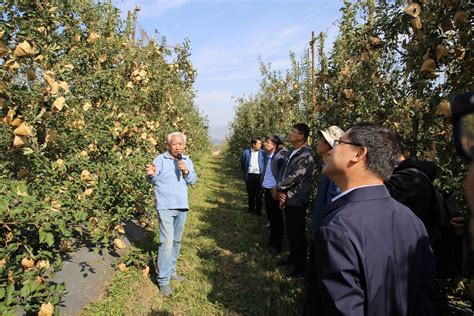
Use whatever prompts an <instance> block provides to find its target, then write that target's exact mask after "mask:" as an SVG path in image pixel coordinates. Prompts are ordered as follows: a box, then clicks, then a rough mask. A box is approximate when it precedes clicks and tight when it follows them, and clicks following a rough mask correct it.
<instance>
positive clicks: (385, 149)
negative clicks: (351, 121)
mask: <svg viewBox="0 0 474 316" xmlns="http://www.w3.org/2000/svg"><path fill="white" fill-rule="evenodd" d="M348 136H349V138H350V140H349V141H351V142H353V143H356V144H360V145H362V146H364V147H366V148H367V166H366V167H367V170H370V171H372V172H373V173H375V174H376V175H378V176H379V177H381V178H382V179H384V180H387V179H388V178H390V176H391V175H392V173H393V169H394V168H395V166H396V164H397V162H398V159H399V157H400V154H401V151H400V145H399V142H398V141H397V137H396V136H395V133H393V132H392V131H390V130H388V129H387V128H385V127H382V126H379V125H375V124H370V123H361V124H357V125H355V126H353V127H351V129H350V130H349V135H348Z"/></svg>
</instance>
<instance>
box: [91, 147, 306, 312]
mask: <svg viewBox="0 0 474 316" xmlns="http://www.w3.org/2000/svg"><path fill="white" fill-rule="evenodd" d="M197 169H198V171H199V172H200V173H201V174H200V179H199V184H198V185H197V186H196V187H195V188H194V189H191V192H190V202H191V210H190V213H189V216H188V221H187V223H186V229H185V234H184V237H183V241H182V242H183V244H182V248H181V257H180V259H179V260H178V271H179V273H181V274H183V275H184V276H186V278H187V280H186V281H185V282H183V283H181V284H177V283H172V286H173V297H172V298H169V299H163V298H161V297H160V294H159V290H158V288H157V286H156V285H155V284H154V283H153V282H152V281H151V280H150V279H149V278H143V277H142V276H141V274H140V273H139V272H138V271H137V270H135V269H130V270H128V271H125V272H117V273H116V275H115V276H114V277H113V280H112V282H111V283H110V284H109V285H108V286H107V290H106V293H105V296H104V298H103V299H102V300H100V301H99V302H96V303H93V304H90V305H88V306H86V307H85V309H84V311H83V314H84V315H96V314H107V315H110V314H114V315H117V314H118V315H120V314H122V315H184V314H186V315H270V314H271V315H294V314H301V305H302V300H303V292H302V281H300V280H288V279H286V278H284V277H283V273H284V272H285V271H283V270H281V269H277V268H276V261H277V260H278V259H279V258H275V257H272V256H271V255H269V254H268V250H267V249H266V246H265V245H266V241H267V239H268V233H269V232H268V229H267V228H266V227H265V224H266V218H265V217H264V216H262V217H260V218H257V217H255V216H251V215H248V214H246V213H245V210H246V195H245V191H244V185H243V182H242V181H241V180H240V179H239V178H238V174H236V173H235V172H234V171H233V170H232V169H231V168H230V167H229V166H228V165H227V164H226V162H225V160H224V159H223V158H222V157H221V156H219V155H209V157H208V158H207V159H205V161H204V163H203V165H202V166H198V168H197ZM155 227H156V226H155ZM155 230H156V228H155V229H154V230H153V231H152V232H150V234H151V237H150V241H149V242H148V245H145V246H143V249H146V248H147V247H148V249H154V248H156V244H157V236H156V235H157V233H156V232H155ZM153 259H154V258H153ZM151 277H152V278H154V277H155V276H154V275H152V276H151Z"/></svg>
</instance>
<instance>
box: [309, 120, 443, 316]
mask: <svg viewBox="0 0 474 316" xmlns="http://www.w3.org/2000/svg"><path fill="white" fill-rule="evenodd" d="M399 155H400V152H399V146H398V143H397V140H396V138H395V135H394V134H393V133H392V132H390V131H389V130H387V129H386V128H383V127H381V126H376V125H370V124H361V125H356V126H354V127H352V128H351V129H349V130H348V131H347V132H346V133H344V135H342V136H341V138H340V139H339V140H336V141H334V148H333V149H332V151H331V153H330V156H329V159H328V162H327V164H326V166H325V167H324V169H323V173H324V174H325V175H327V176H328V177H329V178H330V179H331V180H333V181H334V182H335V183H336V184H337V186H338V187H339V188H340V190H341V192H342V193H341V194H339V195H338V196H336V197H335V198H334V199H333V201H332V203H330V204H329V205H326V206H325V207H324V208H323V209H322V214H321V218H320V221H319V222H318V224H317V227H316V231H315V233H314V235H313V238H314V241H313V245H312V247H313V249H312V254H313V258H311V260H310V263H311V264H310V265H308V271H307V276H306V299H305V313H306V314H307V315H314V314H318V315H349V314H350V315H436V314H437V312H436V308H435V305H434V299H433V288H432V286H433V280H434V273H435V263H434V257H433V253H432V251H431V248H430V241H429V238H428V235H427V233H426V229H425V227H424V225H423V223H422V222H421V220H420V219H419V218H418V217H417V216H416V215H415V214H413V212H411V211H410V209H408V208H407V207H406V206H404V205H402V204H400V203H398V202H397V201H395V200H394V199H393V198H391V197H390V194H389V193H388V191H387V189H386V188H385V186H384V184H383V181H384V179H387V178H388V177H390V175H391V174H392V171H393V168H394V167H395V165H396V163H397V161H398V157H399Z"/></svg>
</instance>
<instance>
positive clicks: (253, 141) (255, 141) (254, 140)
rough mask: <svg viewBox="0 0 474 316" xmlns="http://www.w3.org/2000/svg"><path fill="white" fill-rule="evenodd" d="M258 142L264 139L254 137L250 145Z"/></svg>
mask: <svg viewBox="0 0 474 316" xmlns="http://www.w3.org/2000/svg"><path fill="white" fill-rule="evenodd" d="M257 141H262V139H261V138H260V137H252V139H251V140H250V145H255V144H256V143H257Z"/></svg>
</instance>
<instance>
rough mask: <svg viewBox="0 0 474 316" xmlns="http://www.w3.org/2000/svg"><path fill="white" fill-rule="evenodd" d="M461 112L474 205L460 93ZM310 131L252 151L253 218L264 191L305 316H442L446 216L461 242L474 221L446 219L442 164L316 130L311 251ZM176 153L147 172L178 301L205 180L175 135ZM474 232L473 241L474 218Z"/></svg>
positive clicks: (465, 109) (374, 129) (373, 130)
mask: <svg viewBox="0 0 474 316" xmlns="http://www.w3.org/2000/svg"><path fill="white" fill-rule="evenodd" d="M452 111H453V125H454V140H455V145H456V148H457V150H458V152H459V153H460V154H461V155H462V156H463V157H465V158H466V159H467V160H468V161H469V162H470V163H471V168H470V171H469V174H468V176H467V182H466V190H467V198H468V201H469V204H470V207H471V209H474V164H472V161H473V158H474V95H473V94H472V93H467V94H465V95H461V96H459V97H458V98H457V99H455V100H454V105H453V109H452ZM309 134H310V129H309V127H308V126H307V125H306V124H304V123H298V124H295V125H293V127H292V129H291V130H290V132H289V134H288V139H287V140H288V143H289V144H290V145H291V149H287V148H286V147H285V146H284V139H283V137H282V136H279V135H273V136H269V137H267V138H266V139H265V141H264V149H265V150H262V149H261V145H262V141H261V139H259V138H254V139H252V141H251V146H250V148H248V149H246V150H244V151H243V154H242V168H243V172H244V179H245V183H246V188H247V193H248V212H249V213H252V214H255V215H257V216H258V215H261V212H262V192H263V196H264V200H265V208H266V213H267V216H268V220H269V224H270V237H269V246H270V249H271V252H272V253H273V254H279V253H281V252H282V250H283V236H284V233H285V230H286V235H287V238H288V242H289V248H290V249H289V250H290V251H289V255H288V257H286V258H285V259H284V260H282V261H281V262H279V264H280V265H288V266H291V267H292V269H291V272H290V273H289V276H290V277H302V276H304V277H305V314H307V315H316V314H317V315H349V314H350V315H438V314H440V313H442V312H440V306H439V301H437V299H436V298H435V297H436V292H435V290H434V279H435V277H436V275H437V273H439V268H440V267H442V265H441V264H440V263H441V262H442V259H443V258H442V257H443V251H444V250H443V247H442V246H440V245H441V244H442V241H443V240H446V232H445V231H441V232H440V223H442V221H441V219H443V217H446V219H445V221H446V222H447V227H443V229H448V230H450V231H453V232H455V234H458V235H459V234H462V232H463V230H464V227H465V223H466V221H465V220H464V218H463V217H462V216H457V215H455V214H454V215H453V214H451V215H450V214H441V211H443V210H445V209H446V207H445V206H444V205H443V204H445V203H443V198H442V197H440V194H439V192H437V191H436V189H435V188H434V186H433V183H432V181H433V179H434V177H435V173H436V171H435V169H436V168H435V166H434V165H433V164H432V163H428V162H420V161H417V160H416V159H413V158H409V157H407V153H406V152H405V150H404V146H403V142H401V140H400V139H399V138H397V136H396V135H395V134H394V133H393V132H391V131H390V130H388V129H386V128H384V127H382V126H378V125H373V124H358V125H355V126H352V127H351V128H350V129H348V130H347V131H343V130H342V129H341V128H339V127H337V126H331V127H328V128H327V129H323V130H320V131H318V133H317V136H318V140H317V145H316V153H317V154H318V155H320V156H321V158H322V162H323V163H322V165H321V173H320V176H319V181H318V190H317V195H316V199H315V206H314V208H313V212H312V225H311V234H312V238H311V239H310V240H311V245H310V246H309V247H307V239H306V209H307V207H308V203H309V200H310V196H311V193H312V183H313V174H314V171H315V161H314V157H313V150H312V149H311V148H310V146H308V144H307V141H308V137H309ZM167 145H168V148H167V151H165V152H164V153H162V154H160V155H158V156H157V157H156V158H155V159H154V160H153V163H152V164H151V165H147V167H146V179H147V181H148V182H149V183H151V184H152V185H153V187H154V191H155V196H156V209H157V213H158V219H159V236H160V246H159V251H158V260H157V264H158V271H157V272H158V275H157V282H158V284H159V287H160V292H161V294H162V295H163V296H165V297H169V296H171V294H172V288H171V285H170V281H171V280H174V281H175V282H182V281H184V280H185V277H184V276H182V275H180V274H178V273H177V269H176V262H177V260H178V257H179V253H180V248H181V238H182V235H183V230H184V225H185V222H186V218H187V212H188V209H189V204H188V186H189V185H193V184H194V183H195V182H196V180H197V176H196V172H195V171H194V166H193V163H192V161H191V159H190V158H189V156H186V155H183V151H184V149H185V147H186V136H185V135H184V134H183V133H180V132H174V133H171V134H169V135H168V137H167ZM441 215H443V216H441ZM470 226H471V234H472V231H474V229H473V228H474V225H473V221H472V217H471V222H470ZM472 240H474V235H471V243H472ZM308 248H309V252H308ZM308 253H309V259H308ZM444 259H446V258H444ZM437 268H438V271H437Z"/></svg>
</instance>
